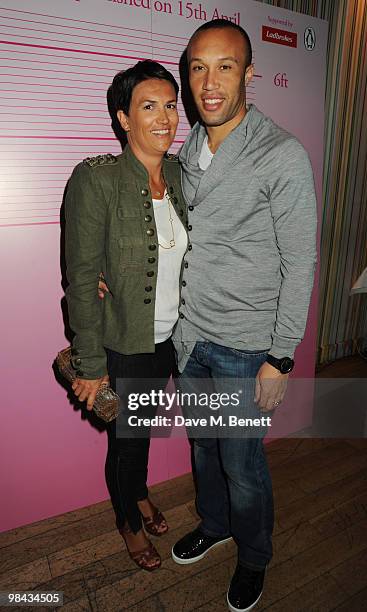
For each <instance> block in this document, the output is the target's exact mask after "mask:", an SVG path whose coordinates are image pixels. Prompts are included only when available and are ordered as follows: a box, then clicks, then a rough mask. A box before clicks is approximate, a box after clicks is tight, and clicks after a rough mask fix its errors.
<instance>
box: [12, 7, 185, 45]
mask: <svg viewBox="0 0 367 612" xmlns="http://www.w3.org/2000/svg"><path fill="white" fill-rule="evenodd" d="M5 10H7V11H11V12H13V13H22V14H24V15H35V16H37V17H51V18H52V19H60V20H62V21H73V22H75V23H88V24H91V25H101V26H106V27H110V28H118V29H119V30H129V31H130V32H143V33H144V34H149V35H151V34H152V32H151V30H140V29H138V28H128V27H126V26H117V25H112V24H107V23H99V22H98V21H86V20H84V19H75V18H71V17H58V16H57V15H47V14H45V13H33V12H31V11H19V10H17V9H5ZM155 34H158V36H167V37H168V38H179V39H180V40H185V41H186V42H187V37H185V36H173V35H172V34H168V33H164V34H160V33H157V32H155Z"/></svg>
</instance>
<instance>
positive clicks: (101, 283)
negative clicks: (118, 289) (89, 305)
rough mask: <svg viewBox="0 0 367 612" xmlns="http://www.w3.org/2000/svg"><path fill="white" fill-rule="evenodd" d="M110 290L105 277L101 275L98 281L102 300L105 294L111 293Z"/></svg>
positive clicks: (99, 294) (99, 295)
mask: <svg viewBox="0 0 367 612" xmlns="http://www.w3.org/2000/svg"><path fill="white" fill-rule="evenodd" d="M109 292H110V290H109V288H108V287H107V285H106V283H105V280H104V278H101V277H100V279H99V282H98V297H99V298H101V300H103V298H104V294H105V293H109Z"/></svg>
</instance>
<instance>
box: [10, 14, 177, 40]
mask: <svg viewBox="0 0 367 612" xmlns="http://www.w3.org/2000/svg"><path fill="white" fill-rule="evenodd" d="M7 19H9V20H10V19H11V20H14V21H21V22H25V23H36V24H41V25H50V26H55V27H58V28H67V29H69V30H78V31H82V32H97V33H98V34H115V32H113V31H112V32H111V31H107V30H96V29H89V28H80V27H75V26H71V25H69V24H68V25H64V24H62V23H50V22H49V21H36V20H33V19H27V20H26V19H20V18H19V17H9V16H7ZM104 25H105V26H106V27H113V28H116V27H120V26H111V25H110V24H104ZM13 27H14V28H15V27H17V26H13ZM23 29H25V28H23ZM124 29H127V30H128V29H129V28H124ZM46 31H48V30H46ZM137 31H141V30H137ZM60 34H61V32H60ZM149 34H150V35H151V40H152V41H153V42H161V41H160V40H158V39H156V38H153V36H156V35H158V36H159V34H157V33H154V34H153V35H152V33H151V32H149ZM162 36H163V39H164V40H165V42H167V41H166V38H167V34H162ZM169 36H170V38H177V39H179V40H183V41H184V42H182V43H179V44H182V46H183V47H185V46H186V44H187V39H186V38H183V37H182V36H172V35H169ZM128 37H129V35H127V36H126V38H128ZM133 38H138V39H142V40H146V36H145V37H143V36H136V34H134V36H133ZM172 45H176V46H177V43H172Z"/></svg>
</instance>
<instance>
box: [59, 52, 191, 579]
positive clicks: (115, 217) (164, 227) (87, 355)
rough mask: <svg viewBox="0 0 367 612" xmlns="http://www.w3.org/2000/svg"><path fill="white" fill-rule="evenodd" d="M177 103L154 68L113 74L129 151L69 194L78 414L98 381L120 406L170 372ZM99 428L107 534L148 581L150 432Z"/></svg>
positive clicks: (89, 165) (157, 524)
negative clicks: (112, 518) (102, 289)
mask: <svg viewBox="0 0 367 612" xmlns="http://www.w3.org/2000/svg"><path fill="white" fill-rule="evenodd" d="M177 93H178V85H177V83H176V81H175V79H174V77H173V76H172V74H171V73H170V72H168V71H167V70H166V69H165V68H164V67H163V66H161V65H160V64H158V63H156V62H152V61H142V62H139V63H138V64H136V65H135V66H134V67H133V68H129V69H128V70H126V71H124V72H120V73H118V74H117V75H116V76H115V78H114V80H113V83H112V85H111V88H110V94H111V98H112V101H113V105H114V107H115V109H116V116H117V119H118V122H119V124H120V125H121V127H122V128H123V130H124V131H125V132H126V135H127V142H128V144H127V145H126V147H125V148H124V150H123V152H122V154H121V155H118V156H117V157H115V156H113V155H103V156H98V157H96V158H88V159H87V160H85V161H84V162H83V163H81V164H79V165H78V166H77V167H76V168H75V169H74V172H73V175H72V177H71V179H70V183H69V186H68V190H67V196H66V206H65V211H66V232H65V235H66V263H67V277H68V281H69V286H68V289H67V292H66V295H67V300H68V308H69V317H70V325H71V328H72V329H73V331H74V332H75V338H74V341H73V348H72V354H73V359H72V361H73V366H74V367H75V368H76V374H77V377H78V378H77V379H76V381H75V383H74V384H73V390H74V393H75V395H76V396H77V397H78V398H79V400H81V401H84V400H86V401H87V407H88V409H91V408H92V406H93V402H94V398H95V395H96V392H97V390H98V388H99V386H100V384H101V383H102V382H104V381H106V380H110V384H111V385H112V387H116V381H117V379H122V388H123V394H124V395H126V394H128V393H130V392H132V391H134V392H149V391H151V390H152V389H153V388H154V389H155V390H160V389H164V388H165V386H166V384H167V382H168V380H169V378H170V376H171V374H172V372H173V371H174V369H175V355H174V349H173V345H172V342H171V339H170V337H171V334H172V329H173V326H174V325H175V323H176V320H177V316H178V303H179V278H180V270H181V264H182V258H183V255H184V253H185V251H186V248H187V234H186V229H185V227H186V210H185V205H184V201H183V198H182V194H181V188H180V173H179V167H178V164H177V162H176V161H175V160H171V159H169V158H166V157H165V153H166V151H167V150H168V149H169V147H170V146H171V144H172V142H173V139H174V137H175V133H176V129H177V124H178V113H177ZM101 271H102V272H103V275H104V278H105V281H106V284H107V286H108V289H109V291H108V292H107V293H106V294H105V297H104V299H103V300H100V299H99V298H98V295H97V290H96V288H97V283H98V278H99V274H100V272H101ZM134 379H139V380H134ZM147 379H151V380H150V382H149V381H147ZM152 379H154V380H153V382H152ZM134 414H135V413H134ZM146 415H149V416H150V417H152V416H154V409H153V407H149V408H147V409H145V413H143V414H142V415H141V412H139V413H138V416H146ZM107 429H108V454H107V459H106V480H107V484H108V488H109V491H110V495H111V500H112V504H113V507H114V510H115V513H116V524H117V527H118V529H119V530H120V533H121V535H122V536H123V538H124V539H125V542H126V546H127V548H128V551H129V554H130V556H131V558H132V559H133V560H134V561H135V563H136V564H137V565H138V566H139V567H141V568H143V569H146V570H149V571H151V570H154V569H157V568H158V567H159V566H160V563H161V560H160V557H159V554H158V552H157V551H156V549H155V547H154V546H153V545H152V544H151V542H150V541H149V540H148V538H147V536H146V534H145V531H147V532H148V533H151V534H153V535H162V534H163V533H165V532H166V531H167V529H168V526H167V523H166V521H165V519H164V517H163V515H162V514H161V513H160V512H159V511H158V510H157V509H156V508H155V507H154V506H153V504H152V503H151V501H150V500H149V497H148V491H147V486H146V480H147V465H148V452H149V433H150V432H149V428H148V430H147V429H145V430H139V431H138V432H136V431H134V432H131V429H128V428H127V426H126V414H123V415H122V417H121V419H120V418H119V419H118V420H117V423H116V421H113V422H112V423H110V424H109V425H108V426H107ZM135 429H136V428H135ZM127 432H128V433H127ZM127 435H128V436H129V437H126V436H127ZM121 436H124V437H121ZM139 436H140V437H139ZM143 526H144V527H145V530H144V529H143Z"/></svg>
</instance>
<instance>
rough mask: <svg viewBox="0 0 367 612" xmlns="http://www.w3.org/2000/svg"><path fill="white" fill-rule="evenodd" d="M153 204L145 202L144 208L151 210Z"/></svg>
mask: <svg viewBox="0 0 367 612" xmlns="http://www.w3.org/2000/svg"><path fill="white" fill-rule="evenodd" d="M151 205H152V204H151V202H144V204H143V206H144V208H150V207H151Z"/></svg>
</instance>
